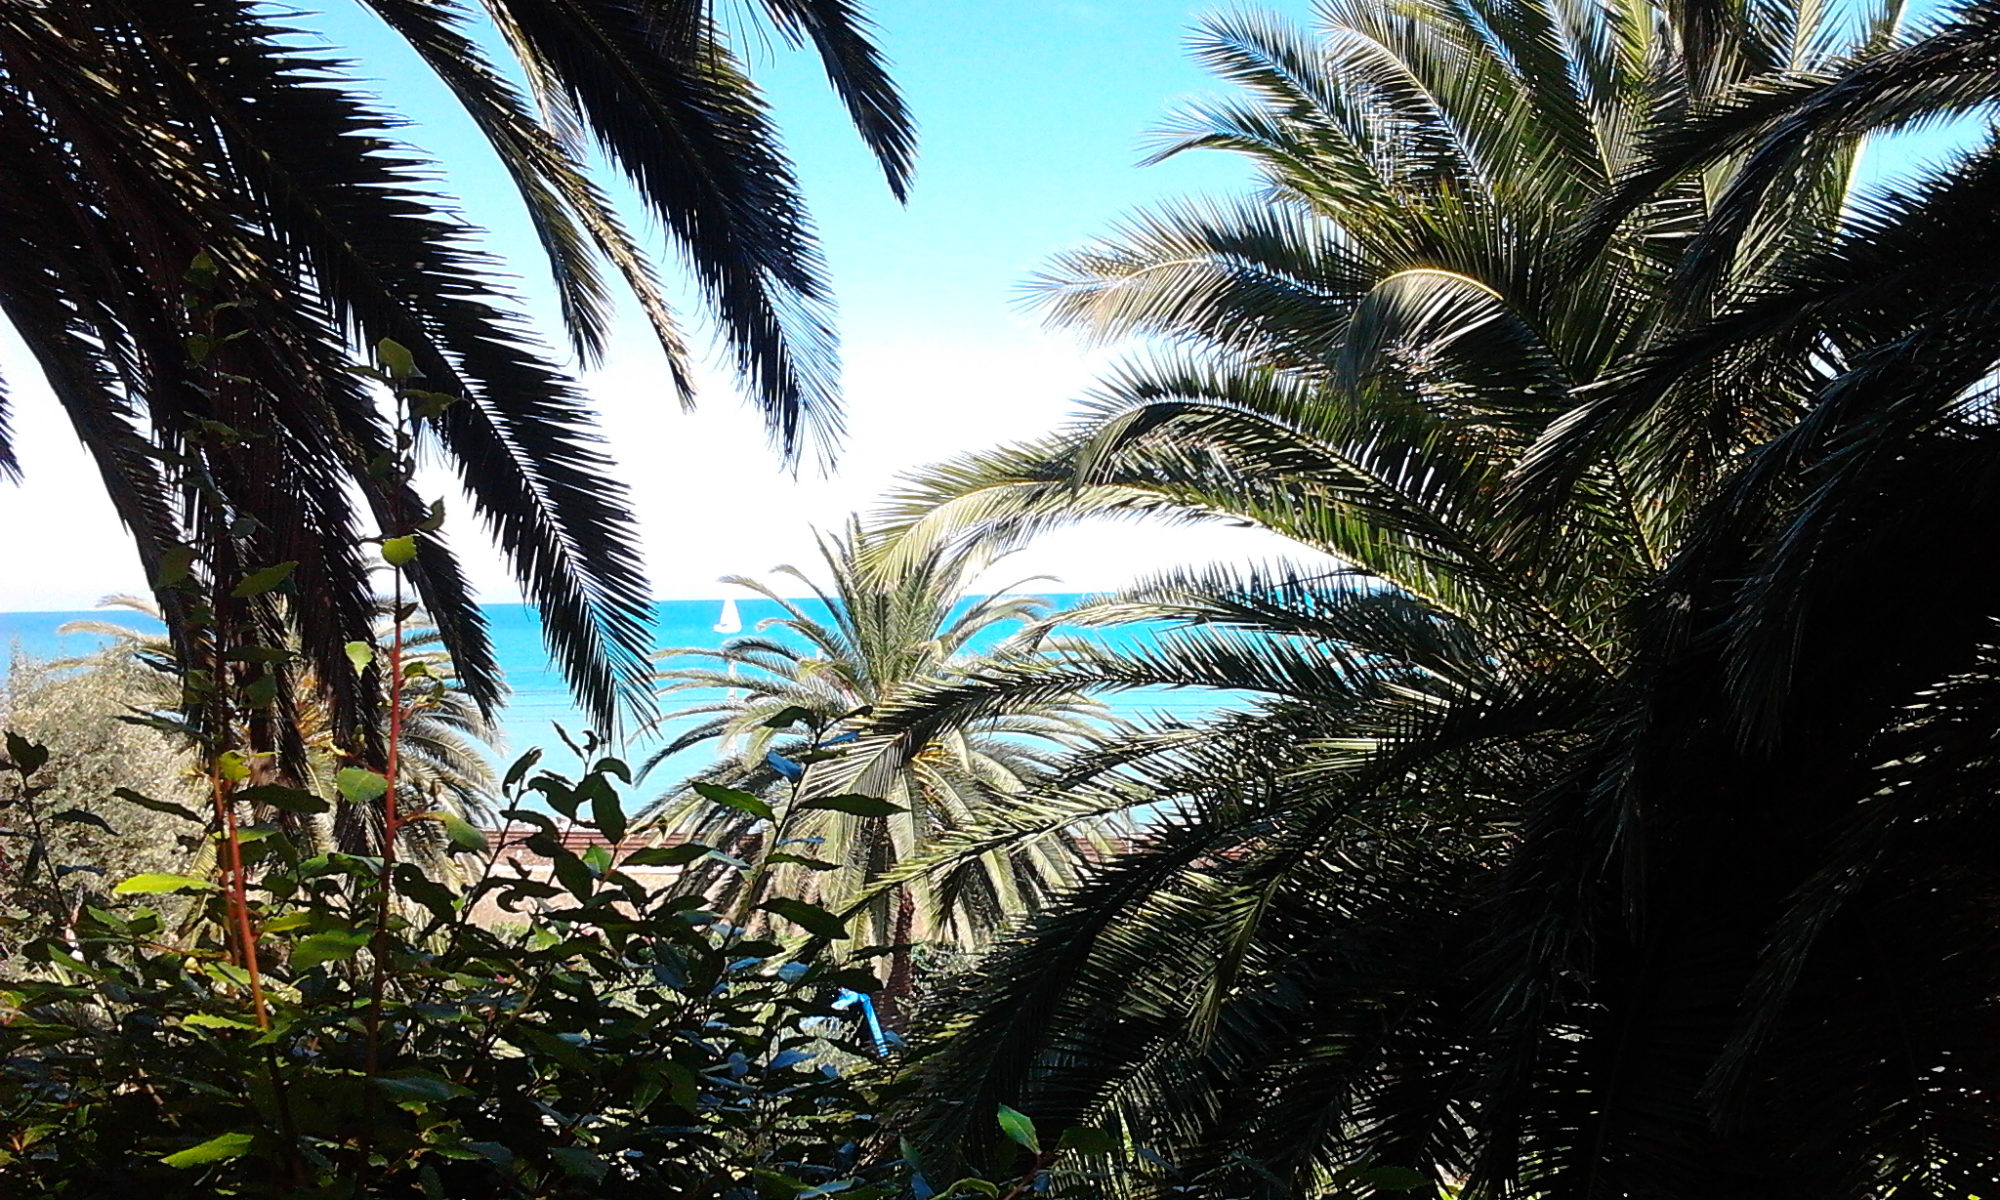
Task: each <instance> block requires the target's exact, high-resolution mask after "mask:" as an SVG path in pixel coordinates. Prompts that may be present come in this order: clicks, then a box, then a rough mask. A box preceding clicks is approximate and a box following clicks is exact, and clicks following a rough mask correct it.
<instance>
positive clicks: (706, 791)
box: [694, 783, 778, 821]
mask: <svg viewBox="0 0 2000 1200" xmlns="http://www.w3.org/2000/svg"><path fill="white" fill-rule="evenodd" d="M694 790H695V793H696V794H697V795H700V796H702V797H704V798H706V799H709V800H713V801H714V802H715V803H717V804H720V805H722V806H723V807H724V808H733V809H735V810H736V811H737V812H744V813H749V814H750V815H751V816H753V817H757V818H759V819H761V820H765V821H775V820H777V819H778V815H777V814H776V813H774V812H772V811H771V806H770V805H768V804H766V803H764V802H763V801H762V800H759V799H758V798H757V797H755V796H753V795H751V794H750V793H749V792H739V791H737V790H736V789H735V788H726V787H722V786H721V785H719V784H713V783H697V784H695V785H694Z"/></svg>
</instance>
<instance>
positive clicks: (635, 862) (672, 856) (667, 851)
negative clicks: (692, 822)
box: [621, 842, 708, 867]
mask: <svg viewBox="0 0 2000 1200" xmlns="http://www.w3.org/2000/svg"><path fill="white" fill-rule="evenodd" d="M707 853H708V847H707V846H704V845H702V844H701V843H700V842H682V843H681V844H680V845H678V846H648V847H647V848H646V849H644V850H634V851H633V852H632V853H630V854H628V855H626V856H625V861H624V863H622V864H621V865H623V866H627V867H681V866H686V865H687V864H688V863H691V862H693V861H694V860H695V859H697V858H700V857H701V856H702V855H704V854H707Z"/></svg>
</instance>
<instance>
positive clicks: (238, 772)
mask: <svg viewBox="0 0 2000 1200" xmlns="http://www.w3.org/2000/svg"><path fill="white" fill-rule="evenodd" d="M215 773H216V774H217V775H220V776H222V777H223V778H224V779H227V780H228V781H229V782H231V783H242V782H243V781H244V780H246V779H248V778H250V760H249V759H247V758H245V757H243V752H242V751H241V750H224V751H223V752H222V753H221V754H218V755H216V756H215Z"/></svg>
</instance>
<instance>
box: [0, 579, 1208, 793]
mask: <svg viewBox="0 0 2000 1200" xmlns="http://www.w3.org/2000/svg"><path fill="white" fill-rule="evenodd" d="M1047 599H1049V600H1050V601H1051V602H1053V603H1055V604H1056V605H1057V606H1058V607H1068V606H1069V605H1071V604H1074V603H1075V602H1077V601H1079V600H1081V599H1083V597H1082V596H1078V595H1050V596H1048V597H1047ZM797 603H798V604H799V606H800V607H801V608H803V609H804V610H806V611H807V612H808V613H810V614H812V615H814V616H821V615H823V614H824V612H825V609H824V608H823V607H822V606H821V605H820V604H819V602H818V601H816V600H801V601H798V602H797ZM736 609H737V614H738V616H739V618H740V620H741V623H742V632H743V633H749V632H753V631H755V629H756V628H757V625H758V623H759V622H762V621H764V620H767V619H771V618H775V617H778V616H780V615H782V612H781V610H780V609H779V608H778V606H777V605H776V604H774V603H772V602H771V601H769V600H763V599H754V598H753V599H740V598H739V599H738V600H737V601H736ZM484 611H485V614H486V619H487V623H488V626H489V628H490V629H491V631H492V636H493V643H494V648H495V650H496V652H497V654H498V658H499V662H500V667H501V670H502V672H503V673H504V674H505V676H506V680H507V684H508V687H509V689H510V691H511V695H510V697H509V699H508V702H507V706H506V708H505V709H504V710H503V711H502V712H501V713H500V714H499V724H500V729H501V734H502V737H503V739H504V748H503V749H502V751H501V752H500V757H501V758H502V760H503V761H511V760H512V759H513V757H514V756H516V755H518V754H520V753H521V752H522V751H524V750H526V749H528V748H530V747H536V746H539V747H543V748H544V749H545V750H547V751H549V757H548V758H547V759H545V761H546V762H548V763H549V764H550V765H553V766H557V767H558V769H563V768H566V767H568V766H570V765H572V764H573V763H574V759H573V758H572V757H571V756H570V755H569V754H568V753H567V752H565V751H563V750H562V749H561V742H560V740H559V739H558V738H557V736H556V733H555V730H556V729H557V728H558V727H561V728H564V729H567V730H569V731H570V732H571V733H572V734H575V733H577V732H579V731H581V730H582V729H584V728H585V726H586V724H587V723H586V721H585V719H584V717H583V714H582V713H581V712H579V711H578V710H577V708H576V705H575V703H574V702H573V701H572V700H571V698H570V695H569V690H568V688H567V687H566V686H565V685H564V683H563V680H562V675H561V673H560V672H559V671H558V670H557V669H556V668H555V666H554V665H553V664H552V663H551V662H550V661H549V655H548V649H547V647H546V646H545V645H544V644H543V641H542V631H541V624H540V622H539V620H538V619H537V617H536V616H535V611H534V609H533V608H531V607H529V606H527V605H522V604H495V605H488V606H486V608H485V610H484ZM722 616H723V602H722V601H721V600H663V601H659V602H658V603H657V604H656V606H655V623H654V645H655V646H657V647H661V648H666V647H700V648H707V649H713V648H716V647H719V646H721V645H722V643H723V642H725V641H727V640H728V639H729V638H731V637H734V636H740V635H738V634H732V633H725V632H720V631H718V630H717V629H716V625H717V624H718V622H719V621H720V619H721V618H722ZM76 621H99V622H113V623H117V624H120V625H124V626H126V627H128V628H132V629H139V630H148V631H151V630H157V629H158V628H159V626H158V624H157V623H156V622H153V621H150V620H148V619H147V618H145V617H143V616H140V615H139V614H136V613H131V612H124V611H119V610H115V609H106V610H99V611H93V612H19V613H0V647H4V648H5V652H6V658H7V659H8V660H11V659H12V658H13V657H14V656H16V655H25V656H27V657H30V658H34V659H43V660H46V659H54V658H67V657H74V656H79V655H84V654H88V653H90V652H91V651H92V650H94V649H96V648H97V647H98V646H99V645H101V644H102V639H100V638H98V637H95V636H93V635H89V634H83V633H75V632H71V633H64V632H62V629H63V627H64V626H65V625H68V624H70V623H72V622H76ZM1008 632H1011V630H1010V629H1008V628H1004V627H1003V628H1002V629H1000V630H997V631H994V632H992V633H990V634H988V635H987V637H986V638H985V639H984V641H985V642H986V643H988V644H990V643H991V642H992V641H997V640H998V639H999V638H1001V637H1004V636H1005V635H1006V634H1007V633H1008ZM776 636H786V635H785V634H784V632H783V631H779V633H778V634H777V635H776ZM1094 636H1102V637H1104V638H1105V639H1106V640H1107V641H1110V642H1113V643H1114V644H1116V643H1123V642H1131V641H1135V640H1139V639H1143V638H1144V637H1145V636H1146V631H1145V629H1144V628H1142V627H1141V628H1134V629H1132V630H1120V631H1116V632H1111V633H1104V634H1099V635H1094ZM982 648H983V647H982ZM5 670H6V664H5V662H0V676H4V674H5ZM704 698H712V697H704V696H703V695H702V694H701V693H679V694H677V695H676V696H675V697H674V698H673V699H672V701H671V703H670V705H669V707H678V706H680V705H683V704H688V703H694V702H698V701H699V700H701V699H704ZM1110 700H1111V703H1112V706H1113V707H1114V709H1116V710H1117V711H1120V712H1122V713H1126V714H1133V715H1136V714H1140V713H1162V714H1171V715H1174V716H1177V717H1194V716H1197V715H1199V714H1202V713H1206V712H1210V711H1213V710H1214V709H1215V708H1216V707H1217V706H1218V705H1219V704H1221V703H1226V702H1227V701H1228V698H1227V697H1225V696H1222V695H1220V694H1218V693H1214V692H1201V691H1194V690H1168V689H1146V690H1145V691H1143V692H1135V693H1128V694H1125V695H1122V696H1117V697H1111V698H1110ZM689 724H691V722H690V721H681V722H676V723H673V724H671V725H667V726H663V727H662V728H661V729H660V730H659V731H658V732H657V735H656V736H654V737H651V738H646V739H643V740H639V741H635V743H634V744H633V745H631V746H629V747H628V748H627V756H628V758H630V759H631V760H632V761H633V762H634V763H635V765H636V763H637V762H639V761H641V760H643V759H644V758H645V757H647V756H648V753H649V747H651V746H657V745H659V744H661V743H662V742H663V741H664V740H665V739H666V738H669V737H671V736H673V735H674V734H675V733H677V732H679V731H680V730H682V729H685V728H686V727H687V726H688V725H689ZM703 760H704V752H703V751H701V750H699V749H697V750H693V751H688V752H684V753H683V754H681V755H679V756H677V757H676V758H675V759H674V760H673V761H672V762H670V763H667V764H663V765H662V766H661V768H660V771H659V773H658V775H657V776H656V779H657V780H658V781H659V782H667V781H669V780H671V779H673V778H677V777H678V776H680V775H682V774H684V773H685V772H687V771H692V770H695V769H697V768H699V766H700V765H701V763H702V761H703Z"/></svg>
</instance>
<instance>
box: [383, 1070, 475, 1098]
mask: <svg viewBox="0 0 2000 1200" xmlns="http://www.w3.org/2000/svg"><path fill="white" fill-rule="evenodd" d="M375 1086H376V1087H379V1088H381V1089H382V1090H383V1091H385V1092H387V1093H389V1094H390V1095H391V1096H394V1097H396V1098H397V1099H398V1100H428V1101H430V1102H432V1103H442V1102H444V1101H446V1100H455V1099H457V1098H458V1097H460V1096H470V1095H471V1094H472V1090H471V1089H470V1088H467V1087H464V1086H462V1085H460V1084H456V1083H453V1082H452V1081H451V1080H449V1079H446V1078H445V1077H444V1076H442V1075H432V1074H430V1073H428V1072H423V1071H409V1072H406V1073H404V1074H401V1075H386V1076H384V1077H382V1078H380V1079H377V1080H376V1081H375Z"/></svg>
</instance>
